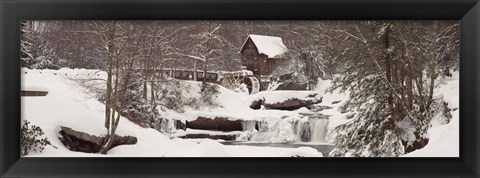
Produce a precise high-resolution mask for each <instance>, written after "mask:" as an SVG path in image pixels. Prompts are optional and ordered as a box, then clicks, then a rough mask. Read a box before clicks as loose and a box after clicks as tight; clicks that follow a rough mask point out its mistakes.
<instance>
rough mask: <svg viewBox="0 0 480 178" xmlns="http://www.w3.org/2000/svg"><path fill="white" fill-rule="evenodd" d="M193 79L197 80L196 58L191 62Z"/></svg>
mask: <svg viewBox="0 0 480 178" xmlns="http://www.w3.org/2000/svg"><path fill="white" fill-rule="evenodd" d="M193 81H197V60H194V62H193Z"/></svg>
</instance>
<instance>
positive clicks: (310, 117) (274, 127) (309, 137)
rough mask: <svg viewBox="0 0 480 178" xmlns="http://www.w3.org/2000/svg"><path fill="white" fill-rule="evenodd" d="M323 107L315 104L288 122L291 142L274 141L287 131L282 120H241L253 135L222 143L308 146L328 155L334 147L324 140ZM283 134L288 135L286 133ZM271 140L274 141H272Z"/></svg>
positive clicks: (325, 124)
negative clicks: (271, 121)
mask: <svg viewBox="0 0 480 178" xmlns="http://www.w3.org/2000/svg"><path fill="white" fill-rule="evenodd" d="M324 109H329V107H327V106H317V107H315V108H311V109H310V111H311V112H308V113H301V115H302V116H303V117H304V118H302V119H299V120H296V121H294V122H292V123H290V130H291V132H290V133H291V135H292V134H293V135H294V136H295V138H293V139H294V140H292V141H293V142H292V141H290V142H285V143H283V142H282V143H277V142H276V141H278V139H280V140H281V139H284V138H283V137H281V136H282V134H280V133H285V132H287V133H288V127H287V129H286V127H284V126H285V123H281V122H284V121H282V120H279V121H278V122H275V123H267V122H264V121H243V122H242V126H243V130H244V131H250V132H252V133H253V136H252V137H251V138H250V139H249V141H227V142H222V144H224V145H247V146H268V147H285V148H297V147H303V146H308V147H312V148H315V149H317V150H318V151H319V152H321V153H322V154H324V155H328V153H329V152H330V151H331V150H332V149H333V148H334V145H332V144H330V143H327V140H326V137H327V131H328V122H329V116H328V115H323V114H321V113H320V111H322V110H324ZM282 124H283V125H282ZM287 125H288V124H287ZM282 126H283V127H282ZM292 129H293V130H292ZM292 131H293V132H292ZM285 135H287V136H288V134H285ZM272 141H273V142H274V143H272Z"/></svg>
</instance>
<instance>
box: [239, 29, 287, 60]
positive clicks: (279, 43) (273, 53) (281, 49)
mask: <svg viewBox="0 0 480 178" xmlns="http://www.w3.org/2000/svg"><path fill="white" fill-rule="evenodd" d="M249 38H250V39H252V41H253V43H254V44H255V46H256V47H257V49H258V53H260V54H265V55H267V56H268V57H269V58H274V57H278V56H280V55H282V54H283V53H285V52H287V47H286V46H285V44H283V40H282V38H280V37H277V36H264V35H248V37H247V39H245V42H244V43H243V45H242V48H241V49H243V47H245V44H246V43H247V41H248V39H249Z"/></svg>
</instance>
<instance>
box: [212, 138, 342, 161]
mask: <svg viewBox="0 0 480 178" xmlns="http://www.w3.org/2000/svg"><path fill="white" fill-rule="evenodd" d="M220 143H222V144H224V145H244V146H268V147H283V148H298V147H312V148H314V149H316V150H318V152H320V153H322V154H323V155H324V157H327V156H328V153H330V151H332V150H333V149H334V148H335V145H331V144H328V143H318V144H317V143H311V142H306V143H258V142H238V141H229V142H220Z"/></svg>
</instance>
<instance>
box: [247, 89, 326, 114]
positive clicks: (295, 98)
mask: <svg viewBox="0 0 480 178" xmlns="http://www.w3.org/2000/svg"><path fill="white" fill-rule="evenodd" d="M248 101H249V102H250V108H252V109H260V108H261V106H262V105H263V106H265V108H266V109H279V110H296V109H299V108H302V107H309V106H311V105H314V104H318V103H321V102H322V96H321V95H320V93H318V92H314V91H263V92H259V93H257V94H254V95H252V96H250V98H249V100H248Z"/></svg>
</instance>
